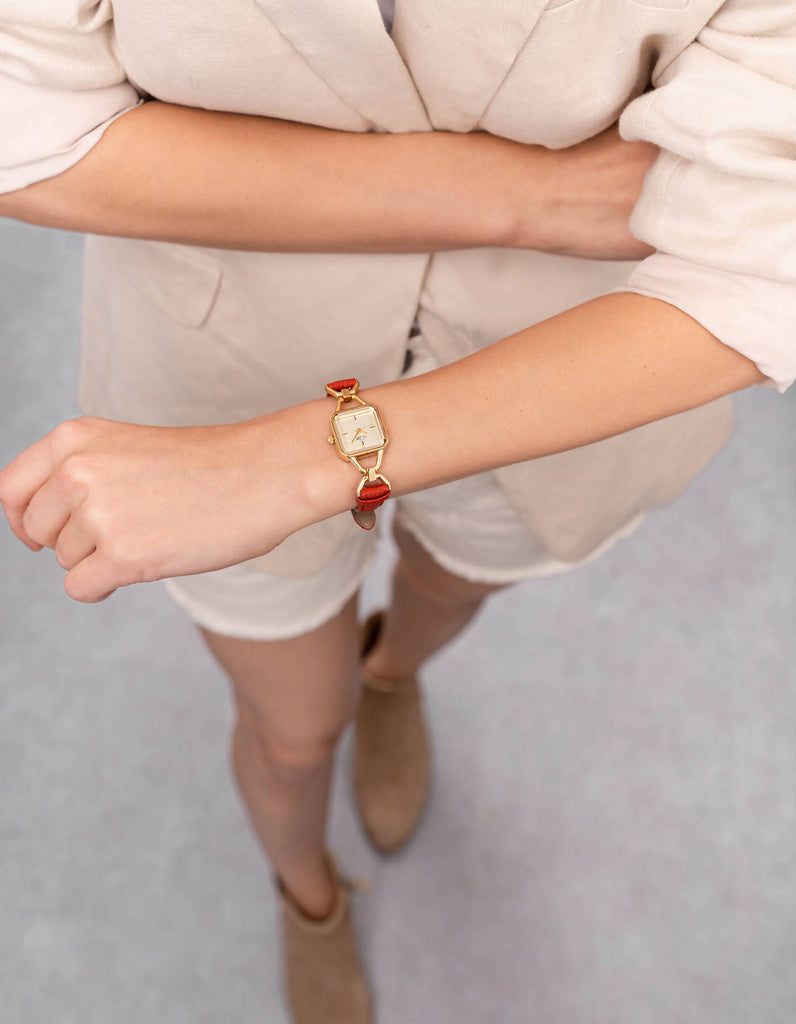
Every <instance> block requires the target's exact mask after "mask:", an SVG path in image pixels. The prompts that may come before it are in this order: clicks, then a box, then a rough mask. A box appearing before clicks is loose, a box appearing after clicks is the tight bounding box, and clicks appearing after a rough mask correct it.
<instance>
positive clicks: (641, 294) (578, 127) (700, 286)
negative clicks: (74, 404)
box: [0, 0, 796, 1024]
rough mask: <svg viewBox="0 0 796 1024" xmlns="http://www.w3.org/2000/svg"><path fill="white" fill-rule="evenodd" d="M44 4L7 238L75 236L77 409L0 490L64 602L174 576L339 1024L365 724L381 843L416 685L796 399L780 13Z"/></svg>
mask: <svg viewBox="0 0 796 1024" xmlns="http://www.w3.org/2000/svg"><path fill="white" fill-rule="evenodd" d="M69 6H70V11H69V12H67V13H64V12H63V11H62V12H61V13H60V14H59V15H57V16H54V15H50V14H48V15H41V16H37V15H36V14H35V13H34V14H31V13H30V12H26V11H25V10H24V9H23V6H22V4H21V2H20V3H13V4H12V3H8V2H6V3H5V5H3V6H0V14H1V17H0V28H1V29H2V32H3V36H2V39H3V47H2V49H3V63H2V65H0V70H2V71H3V73H4V76H5V77H4V79H3V81H4V88H5V89H6V90H7V92H6V96H7V97H10V98H12V99H13V100H14V102H13V103H10V102H7V103H6V104H5V105H4V110H5V111H6V113H5V115H4V116H6V117H10V118H11V123H10V125H9V126H8V127H7V129H6V131H5V132H4V137H5V138H6V139H12V140H13V141H12V142H11V144H10V146H9V149H8V151H7V153H6V154H5V155H4V157H3V160H2V166H3V168H4V171H3V175H2V178H0V187H2V190H3V191H4V192H5V193H6V195H5V196H3V197H0V199H2V202H0V212H2V213H4V214H5V215H8V216H14V217H19V218H20V219H23V220H29V221H32V222H35V223H41V224H49V225H52V226H59V227H66V228H72V229H76V230H83V231H88V232H90V233H92V234H91V236H90V238H89V240H88V246H87V253H86V294H85V305H84V309H85V319H84V336H83V342H84V358H83V366H82V375H81V396H80V398H81V407H82V408H83V410H84V411H85V412H86V413H88V414H89V418H87V419H82V420H78V421H72V422H69V423H67V424H64V425H62V426H61V427H59V428H58V429H57V430H56V431H54V432H53V433H52V434H50V435H48V436H47V438H44V439H42V441H40V442H37V444H35V445H33V446H32V447H31V448H30V449H28V450H27V451H26V452H24V453H22V455H20V456H19V457H18V458H17V459H16V460H14V462H13V463H12V464H11V465H10V466H9V467H7V468H6V470H4V471H3V473H2V474H1V475H0V498H1V499H2V501H3V504H4V508H5V510H6V513H7V515H8V518H9V522H10V524H11V527H12V529H13V530H14V532H15V533H16V534H17V535H18V536H19V537H20V539H22V540H23V541H24V542H25V543H28V544H29V546H31V547H33V548H37V547H39V546H40V545H46V546H50V547H53V548H54V549H55V551H56V554H57V557H58V559H59V561H60V563H61V564H62V565H63V566H64V567H65V568H66V569H67V570H69V571H68V574H67V577H66V581H65V586H66V588H67V592H68V593H69V594H70V595H71V596H73V597H75V598H76V599H78V600H89V601H90V600H97V599H101V598H102V597H104V596H106V595H107V594H109V593H110V592H112V591H113V589H115V587H117V586H121V585H126V584H128V583H131V582H135V581H137V580H142V579H156V578H168V579H169V582H168V584H167V586H168V589H169V592H170V593H171V594H172V596H173V597H174V598H175V599H176V600H177V601H178V602H179V603H180V604H181V605H182V606H183V607H184V608H185V609H186V610H187V611H188V613H189V614H190V615H191V616H192V617H193V618H194V620H195V621H196V622H197V624H198V625H199V627H200V629H201V630H202V633H203V636H204V637H205V639H206V640H207V642H208V644H209V646H210V648H211V650H212V651H213V652H214V654H215V655H216V657H217V658H218V659H219V661H220V662H221V664H222V665H223V666H224V667H225V669H226V670H227V672H228V673H229V675H230V678H231V681H232V684H233V690H234V694H235V697H236V702H237V707H238V712H239V716H238V723H237V727H236V730H235V736H234V754H235V758H234V762H235V769H236V775H237V779H238V783H239V786H240V789H241V793H242V795H243V798H244V800H245V801H246V804H247V807H248V809H249V812H250V814H251V817H252V821H253V824H254V827H255V829H256V831H257V833H258V835H259V836H260V838H261V840H262V843H263V847H264V849H265V852H266V854H267V856H268V857H269V859H270V862H271V864H272V866H273V869H274V874H275V880H276V881H277V883H278V885H279V891H280V893H281V895H282V897H283V910H284V917H283V927H284V940H285V955H286V970H287V979H288V998H289V1001H290V1004H291V1009H292V1012H293V1015H294V1018H295V1019H296V1020H297V1021H299V1022H300V1024H310V1022H313V1021H317V1020H324V1021H329V1020H334V1019H339V1020H341V1021H342V1020H345V1021H360V1020H366V1019H368V1013H369V1011H368V997H367V989H366V986H365V984H364V980H363V978H362V975H361V971H360V969H359V965H358V963H357V957H356V950H355V944H354V937H353V931H352V922H351V919H350V915H349V913H348V904H347V900H346V894H345V888H346V887H345V885H344V884H343V882H344V879H341V877H340V876H339V874H338V872H337V867H336V864H335V863H334V859H333V857H332V856H331V854H329V853H328V851H325V849H324V843H323V833H324V823H325V811H326V799H327V794H328V785H329V771H330V764H331V757H332V753H333V750H334V746H335V743H336V741H337V738H338V737H339V735H340V733H341V731H342V729H343V728H344V726H345V725H346V723H347V722H348V720H349V719H350V717H351V715H352V714H353V713H354V710H355V708H356V709H357V721H356V727H357V733H356V739H357V762H356V770H357V796H358V802H359V809H360V813H361V814H362V816H363V821H364V823H365V825H366V827H367V828H368V830H369V834H370V835H371V837H372V839H373V841H374V843H375V844H376V845H377V846H378V848H381V849H389V848H395V846H396V845H398V844H400V843H401V842H405V841H406V839H407V838H408V836H409V835H410V834H411V832H412V830H413V829H414V827H415V826H416V824H417V821H418V819H419V815H420V813H421V811H422V807H423V803H424V799H425V795H426V792H427V786H428V771H429V757H428V746H427V737H426V729H425V726H424V723H423V719H422V714H421V701H420V699H419V698H420V693H419V690H418V687H417V681H416V678H415V673H416V671H417V669H418V668H419V667H420V665H421V664H422V662H423V661H424V660H425V658H426V657H427V656H428V655H429V654H430V653H432V652H433V651H434V650H436V649H437V648H438V647H439V646H440V645H441V644H442V643H444V642H445V641H446V640H448V639H450V638H451V637H452V636H454V635H455V634H456V633H457V632H458V630H460V629H461V628H462V626H463V625H464V624H465V623H466V622H467V621H469V620H470V618H471V617H472V616H473V614H474V613H475V611H476V610H477V608H478V606H479V604H480V602H481V601H482V600H483V599H484V597H485V596H486V595H487V594H488V593H490V592H491V591H492V590H493V589H495V588H496V587H499V586H504V585H507V584H508V583H510V582H514V581H517V580H519V579H528V578H532V577H534V576H538V575H543V574H549V573H551V572H558V571H564V570H566V569H567V568H571V567H573V566H576V565H579V564H582V563H583V561H585V560H587V559H589V558H593V557H596V555H598V554H599V553H600V551H602V550H604V549H605V547H606V546H607V545H609V544H611V543H613V542H614V541H615V540H616V539H617V538H618V537H620V536H622V535H623V534H625V533H627V532H628V531H629V530H631V529H633V528H635V527H636V526H637V525H638V524H639V522H640V521H641V519H642V518H643V516H644V514H645V512H646V511H647V510H648V509H649V508H651V507H654V506H655V505H658V504H661V503H663V502H665V501H668V500H671V499H672V498H673V497H674V496H675V495H676V494H677V493H679V491H681V490H682V488H683V487H684V486H686V484H687V483H688V481H689V480H690V479H692V478H693V476H694V475H695V474H696V473H697V472H698V471H699V470H700V469H701V468H702V466H704V465H705V463H706V462H707V461H708V460H709V459H710V458H711V457H712V455H713V454H715V453H716V452H717V451H718V450H719V449H720V447H721V446H722V444H723V443H724V442H725V440H726V438H727V436H728V432H729V429H730V406H729V403H728V401H727V400H726V398H724V397H723V396H726V395H728V394H729V393H731V392H733V391H736V390H738V389H740V388H743V387H747V386H749V385H751V384H756V383H761V382H764V383H767V384H769V385H770V384H773V385H774V386H775V387H777V388H778V389H779V390H784V389H785V388H786V387H787V386H788V385H789V383H790V382H791V380H792V378H793V376H794V375H796V370H794V356H793V352H792V347H791V346H790V339H789V337H788V324H789V322H790V320H791V319H792V314H793V311H794V308H795V307H796V300H794V292H795V291H796V289H794V287H793V284H794V281H795V280H796V260H794V256H793V253H794V251H795V250H796V247H794V245H793V242H794V229H793V224H794V222H796V218H795V217H793V216H791V214H793V213H796V210H794V192H795V191H796V190H794V187H793V186H794V172H793V163H792V160H791V159H790V156H791V155H792V145H793V129H792V125H793V124H794V123H796V118H795V117H794V113H796V80H794V72H793V68H794V66H796V62H794V61H793V59H792V54H793V49H794V45H796V43H794V26H793V24H792V20H793V19H792V18H790V17H789V16H788V14H787V12H784V11H783V10H782V9H781V5H777V4H775V3H774V2H773V0H772V2H771V3H765V4H760V5H756V6H755V9H754V10H753V11H752V10H749V9H747V8H748V5H744V4H741V3H740V2H729V3H725V4H723V5H719V4H717V3H716V2H712V0H691V3H688V2H685V3H684V2H682V0H670V2H664V0H658V2H656V3H648V2H646V0H600V2H594V3H588V4H587V3H586V2H585V0H569V2H564V3H562V2H560V0H559V2H554V3H548V4H541V3H540V4H526V3H523V4H516V5H512V4H507V5H504V6H503V7H501V11H500V13H499V14H496V13H495V10H494V6H493V5H489V7H488V8H487V5H483V6H482V5H479V4H473V5H470V7H468V8H464V9H462V8H461V5H457V6H456V8H455V11H456V17H453V16H452V14H453V11H454V7H453V5H452V4H447V3H437V4H434V5H433V6H431V5H428V4H423V3H421V2H420V0H406V2H403V3H402V2H401V0H399V2H398V4H397V10H396V11H395V24H394V26H392V25H391V21H392V19H391V12H390V11H387V12H386V17H385V22H382V21H381V20H380V18H379V14H378V11H377V9H376V7H375V5H374V4H372V3H370V2H369V0H357V3H355V4H348V5H344V10H337V9H328V8H331V7H332V6H333V5H315V4H313V3H312V2H306V3H297V4H291V5H280V4H276V3H272V2H270V0H259V2H258V3H257V5H256V6H255V5H251V4H249V3H243V2H242V0H241V2H239V3H236V2H233V0H230V2H229V3H228V4H224V5H216V6H215V8H214V9H213V10H212V11H207V10H205V9H204V7H202V8H199V5H196V7H195V9H193V10H192V9H191V7H190V5H188V7H187V8H186V7H185V5H183V7H182V8H181V9H180V11H179V12H175V11H173V10H171V9H170V8H169V7H167V5H155V4H153V5H149V4H144V3H137V4H133V3H132V2H126V3H125V2H122V0H117V3H116V4H115V5H114V11H113V20H111V11H110V5H109V4H107V3H94V2H92V0H84V2H82V3H80V2H78V0H73V2H72V3H71V5H69ZM335 7H336V5H335ZM385 23H386V25H387V27H388V28H389V27H392V28H393V32H392V37H390V35H388V34H387V32H385V30H384V29H385ZM595 40H597V41H598V45H595ZM562 54H563V55H566V59H562ZM56 55H57V56H56ZM64 55H66V56H64ZM789 55H790V57H791V59H788V57H789ZM573 69H576V70H575V73H573ZM650 87H651V88H650ZM750 89H751V90H752V92H751V95H753V97H754V100H753V102H751V103H749V102H748V101H747V102H745V103H742V102H741V101H740V100H741V97H748V96H749V95H750ZM728 94H729V95H732V96H733V97H734V99H735V100H736V102H735V103H733V104H727V103H725V102H724V101H723V99H722V97H723V96H726V95H728ZM142 99H146V100H147V102H143V103H142V102H141V100H142ZM197 107H200V108H201V107H204V108H208V109H204V110H197V109H195V108H197ZM729 107H731V108H732V109H729ZM31 111H34V112H36V114H37V118H38V119H37V120H35V121H32V120H31V114H30V112H31ZM22 113H25V114H26V115H27V116H26V118H23V117H21V116H20V115H21V114H22ZM620 115H621V116H620ZM617 116H620V121H619V128H620V129H621V130H622V132H623V137H624V139H625V140H626V141H628V142H629V141H631V140H639V141H641V140H643V141H641V145H640V146H639V147H636V148H635V149H633V154H632V156H631V155H630V153H629V152H628V148H627V147H623V146H622V144H621V140H620V139H619V138H618V137H617V135H616V133H615V132H614V131H612V130H609V129H608V128H607V126H609V125H612V124H613V123H614V122H615V121H616V118H617ZM274 118H278V119H280V120H273V119H274ZM287 122H296V123H287ZM30 123H33V124H34V125H35V130H34V131H27V130H26V125H27V124H30ZM321 126H323V127H321ZM328 128H334V129H337V131H335V132H329V131H328V130H327V129H328ZM374 129H375V131H373V130H374ZM431 129H435V130H436V131H435V132H431V131H430V130H431ZM523 144H525V145H523ZM7 145H8V144H7ZM645 147H646V148H645ZM654 147H659V148H660V152H659V153H658V152H657V150H655V151H654V153H653V152H651V150H653V149H654ZM655 154H657V155H655ZM653 155H654V156H655V158H654V161H652V162H651V163H650V161H651V158H652V157H653ZM617 160H618V161H621V163H620V164H619V166H617ZM647 168H649V172H648V173H647V174H646V175H644V172H645V171H646V170H647ZM642 177H643V188H641V184H642ZM617 180H618V186H617ZM761 182H763V183H764V185H763V186H762V188H761ZM601 187H602V193H601V194H602V196H608V197H609V202H610V201H611V200H612V201H613V206H612V207H611V208H610V209H609V210H608V211H606V209H605V200H604V199H603V200H602V201H601V199H600V195H599V194H600V188H601ZM617 187H618V193H617ZM589 189H592V191H591V193H590V192H589ZM595 189H596V191H597V192H598V196H597V197H596V198H595V196H594V190H595ZM617 194H618V195H619V199H618V200H617V198H616V196H617ZM628 199H629V202H628ZM631 209H632V219H631V220H630V225H629V227H630V233H628V230H627V228H628V225H627V216H628V215H629V213H630V210H631ZM771 210H776V211H777V212H778V214H779V216H778V217H777V218H772V217H771V216H770V215H768V216H767V211H771ZM606 212H607V217H606ZM520 249H522V250H523V251H520ZM429 253H434V255H433V256H429V255H428V254H429ZM641 256H647V257H648V258H647V259H645V260H644V261H643V262H642V263H640V264H638V265H636V261H637V260H638V259H639V258H640V257H641ZM631 261H632V262H631ZM529 325H531V326H529ZM424 371H427V372H424ZM354 375H356V377H358V378H359V379H360V380H361V381H362V394H363V396H364V398H365V399H366V400H367V401H369V402H373V403H374V404H375V405H376V406H377V407H378V408H379V409H380V411H381V413H382V414H383V419H384V422H385V424H386V428H387V433H388V436H389V446H388V447H387V448H386V449H384V453H383V465H382V466H381V472H382V473H383V474H384V475H385V476H386V477H387V478H389V482H390V484H391V493H392V500H393V501H396V504H398V506H399V508H398V513H397V516H396V522H397V525H396V539H397V540H398V542H399V547H400V550H401V560H400V562H399V564H398V568H397V571H396V576H395V581H394V591H393V598H392V603H391V606H390V609H389V613H388V614H386V615H383V616H381V617H379V618H377V619H376V620H375V621H373V622H371V623H369V624H368V627H367V630H365V631H364V633H363V632H362V631H361V629H360V627H358V626H357V623H356V611H355V596H356V589H357V587H358V585H359V582H360V581H361V579H362V576H363V574H364V572H365V571H366V569H367V565H368V560H369V557H370V553H371V550H372V549H371V547H370V542H371V539H372V538H371V535H370V534H369V533H368V532H366V531H363V530H361V529H360V525H361V524H358V523H356V522H354V521H353V520H352V517H351V516H350V515H349V514H348V511H347V510H348V509H349V508H351V506H352V504H354V497H353V495H354V488H355V486H356V484H357V480H358V476H357V474H356V473H355V472H354V467H353V466H352V465H351V464H350V462H347V461H345V460H343V459H338V458H336V457H335V452H334V449H333V447H332V446H330V445H328V444H327V443H326V435H327V434H328V432H329V426H328V420H329V417H330V415H331V413H332V412H333V410H334V408H335V404H332V401H331V399H330V398H329V397H320V396H323V395H324V385H326V384H337V385H338V386H337V387H336V388H332V391H333V392H337V393H338V394H339V395H340V396H341V398H342V399H344V400H347V401H344V402H343V403H342V405H341V411H345V408H346V407H347V406H348V405H349V404H350V402H351V401H354V399H353V398H352V397H351V395H352V391H353V386H346V385H345V383H341V382H344V381H345V380H346V379H347V378H350V377H352V376H354ZM383 381H387V383H382V382H383ZM316 395H317V396H319V397H317V398H315V397H314V396H316ZM296 403H300V404H296ZM97 417H102V418H101V419H99V418H97ZM118 420H126V421H128V422H126V423H119V422H116V421H118ZM155 423H156V424H161V425H160V426H157V427H150V426H144V425H143V424H155ZM194 424H196V426H193V425H194ZM198 424H204V426H199V425H198ZM207 424H213V425H212V426H207ZM339 441H340V439H339V438H338V442H339ZM530 460H533V461H530ZM379 482H380V481H379V480H368V481H367V483H368V484H371V483H379ZM434 485H443V486H441V487H439V488H438V489H437V488H435V486H434ZM429 488H431V489H430V490H427V489H429ZM365 511H366V513H370V512H372V509H366V510H365ZM377 515H378V513H377ZM360 518H362V517H360ZM369 518H370V516H369V514H368V515H367V516H366V517H365V519H364V520H363V522H364V525H366V526H370V525H371V524H370V522H369V521H368V520H369ZM242 562H245V564H243V565H241V564H240V563H242ZM208 570H211V572H209V573H208ZM194 573H199V574H200V575H186V574H194ZM360 694H361V699H360ZM305 705H306V706H307V707H308V709H309V710H306V711H305ZM335 1000H336V1001H337V1002H335Z"/></svg>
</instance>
